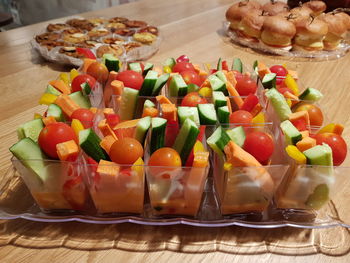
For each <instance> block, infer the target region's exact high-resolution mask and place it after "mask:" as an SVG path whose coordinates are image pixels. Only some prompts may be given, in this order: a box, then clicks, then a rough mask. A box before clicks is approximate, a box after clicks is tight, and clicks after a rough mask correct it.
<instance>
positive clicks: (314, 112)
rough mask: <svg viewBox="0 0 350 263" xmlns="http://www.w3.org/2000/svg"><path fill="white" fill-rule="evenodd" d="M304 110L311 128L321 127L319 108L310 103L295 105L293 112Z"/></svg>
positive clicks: (321, 117)
mask: <svg viewBox="0 0 350 263" xmlns="http://www.w3.org/2000/svg"><path fill="white" fill-rule="evenodd" d="M303 110H306V111H307V112H308V113H309V118H310V125H311V126H322V124H323V114H322V111H321V109H320V108H319V107H317V106H316V105H314V104H311V103H302V104H300V105H299V106H298V105H297V106H296V108H295V109H293V111H294V112H298V111H303Z"/></svg>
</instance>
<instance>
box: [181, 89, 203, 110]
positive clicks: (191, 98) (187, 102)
mask: <svg viewBox="0 0 350 263" xmlns="http://www.w3.org/2000/svg"><path fill="white" fill-rule="evenodd" d="M205 103H208V101H207V100H206V99H205V98H202V97H201V96H199V94H198V92H191V93H188V94H187V95H186V96H185V97H184V98H183V100H182V102H181V106H187V107H197V105H198V104H205Z"/></svg>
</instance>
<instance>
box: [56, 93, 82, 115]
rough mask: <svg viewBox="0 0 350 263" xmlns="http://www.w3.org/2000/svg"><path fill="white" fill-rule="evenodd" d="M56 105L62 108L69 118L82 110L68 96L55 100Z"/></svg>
mask: <svg viewBox="0 0 350 263" xmlns="http://www.w3.org/2000/svg"><path fill="white" fill-rule="evenodd" d="M55 104H57V105H58V106H60V107H61V109H62V111H63V112H64V113H65V114H67V115H68V117H71V116H72V114H73V112H74V111H75V110H77V109H80V106H79V105H78V104H77V103H76V102H75V101H74V100H72V99H71V98H70V97H69V96H68V95H66V94H61V95H59V96H58V97H57V99H56V100H55Z"/></svg>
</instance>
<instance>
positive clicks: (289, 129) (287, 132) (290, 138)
mask: <svg viewBox="0 0 350 263" xmlns="http://www.w3.org/2000/svg"><path fill="white" fill-rule="evenodd" d="M280 126H281V129H282V131H283V134H284V136H285V138H286V143H287V144H288V145H289V144H293V145H296V143H297V142H298V141H300V140H301V139H302V135H301V133H300V131H299V130H298V129H297V128H295V126H294V125H293V124H292V123H291V122H290V120H285V121H284V122H282V123H281V124H280Z"/></svg>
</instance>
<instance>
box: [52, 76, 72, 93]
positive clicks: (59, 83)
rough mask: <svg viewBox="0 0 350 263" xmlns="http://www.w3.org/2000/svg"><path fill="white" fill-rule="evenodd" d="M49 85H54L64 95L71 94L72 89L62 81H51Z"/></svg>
mask: <svg viewBox="0 0 350 263" xmlns="http://www.w3.org/2000/svg"><path fill="white" fill-rule="evenodd" d="M49 84H50V85H52V86H53V87H54V88H55V89H58V90H59V91H60V92H62V93H63V94H71V90H70V87H69V86H68V85H66V83H64V82H63V80H61V79H58V80H51V81H50V82H49Z"/></svg>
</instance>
